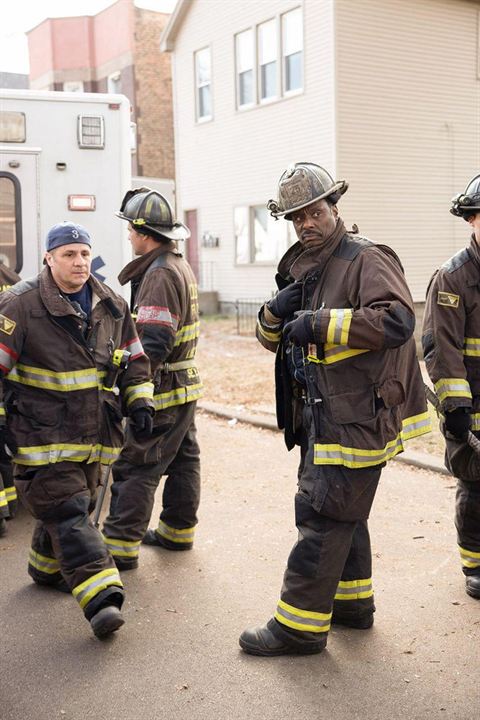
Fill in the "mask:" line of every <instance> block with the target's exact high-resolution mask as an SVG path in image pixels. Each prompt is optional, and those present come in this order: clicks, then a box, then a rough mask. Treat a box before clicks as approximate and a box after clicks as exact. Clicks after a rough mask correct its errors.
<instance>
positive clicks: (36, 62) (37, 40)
mask: <svg viewBox="0 0 480 720" xmlns="http://www.w3.org/2000/svg"><path fill="white" fill-rule="evenodd" d="M51 27H52V26H51V20H45V21H44V22H42V23H41V24H40V25H37V27H35V28H33V30H30V32H29V33H27V37H28V54H29V57H30V78H31V79H32V80H35V79H36V78H37V77H40V75H43V74H44V73H46V72H48V71H49V70H51V69H52V67H53V55H52V36H51Z"/></svg>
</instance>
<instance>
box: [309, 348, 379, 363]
mask: <svg viewBox="0 0 480 720" xmlns="http://www.w3.org/2000/svg"><path fill="white" fill-rule="evenodd" d="M323 351H324V357H323V358H322V360H321V361H320V362H322V363H323V364H325V365H331V364H332V363H336V362H340V360H346V358H349V357H354V356H355V355H362V354H363V353H367V352H370V350H365V349H364V350H359V349H353V348H349V347H348V345H339V344H336V343H325V345H324V346H323Z"/></svg>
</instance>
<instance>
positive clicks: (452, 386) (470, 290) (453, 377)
mask: <svg viewBox="0 0 480 720" xmlns="http://www.w3.org/2000/svg"><path fill="white" fill-rule="evenodd" d="M450 212H451V213H452V215H455V216H456V217H460V218H463V219H464V220H466V221H467V222H468V224H469V226H470V231H471V237H470V244H469V245H468V247H466V248H464V249H463V250H460V252H458V253H456V254H455V255H454V256H453V257H452V258H450V259H449V260H447V262H446V263H444V265H443V266H442V267H441V268H440V269H439V270H438V271H437V272H436V273H435V274H434V275H433V278H432V280H431V281H430V285H429V288H428V292H427V303H426V307H425V318H424V323H423V337H422V342H423V350H424V355H425V363H426V366H427V370H428V374H429V375H430V378H431V380H432V382H433V383H434V386H435V390H436V393H437V395H438V398H439V400H440V402H441V406H442V413H443V417H442V421H441V428H442V430H443V432H444V434H445V442H446V452H445V464H446V466H447V468H448V469H449V470H450V471H451V472H452V474H453V475H455V477H456V478H457V497H456V512H455V525H456V528H457V542H458V546H459V551H460V559H461V563H462V567H463V573H464V575H465V585H466V591H467V593H468V595H470V596H471V597H474V598H478V599H480V457H479V456H478V455H477V454H475V452H474V451H473V450H472V448H471V447H470V445H468V443H467V442H466V439H467V433H468V431H469V430H471V431H472V432H473V433H474V435H476V436H477V437H480V312H479V306H480V175H477V176H476V177H474V178H473V179H472V180H471V181H470V182H469V183H468V185H467V187H466V189H465V191H464V192H463V193H459V194H458V195H456V196H455V197H454V198H453V200H452V206H451V208H450Z"/></svg>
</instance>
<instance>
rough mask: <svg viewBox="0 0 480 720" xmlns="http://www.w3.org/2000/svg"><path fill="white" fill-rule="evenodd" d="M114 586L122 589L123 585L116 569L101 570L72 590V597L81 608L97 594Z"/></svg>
mask: <svg viewBox="0 0 480 720" xmlns="http://www.w3.org/2000/svg"><path fill="white" fill-rule="evenodd" d="M112 585H116V586H117V587H121V588H123V583H122V581H121V580H120V575H119V573H118V570H117V569H116V568H109V569H108V570H102V571H101V572H99V573H96V574H95V575H92V577H90V578H88V580H85V581H84V582H83V583H81V584H80V585H77V587H75V588H73V590H72V595H73V597H74V598H75V599H76V600H77V601H78V603H79V605H80V607H81V608H84V607H85V605H88V603H89V602H90V600H91V599H92V598H94V597H95V595H98V593H100V592H102V591H103V590H106V589H107V588H108V587H110V586H112Z"/></svg>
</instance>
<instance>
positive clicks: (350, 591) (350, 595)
mask: <svg viewBox="0 0 480 720" xmlns="http://www.w3.org/2000/svg"><path fill="white" fill-rule="evenodd" d="M372 596H373V588H372V578H366V579H365V580H340V582H339V583H338V586H337V592H336V593H335V600H360V599H362V598H369V597H372Z"/></svg>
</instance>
